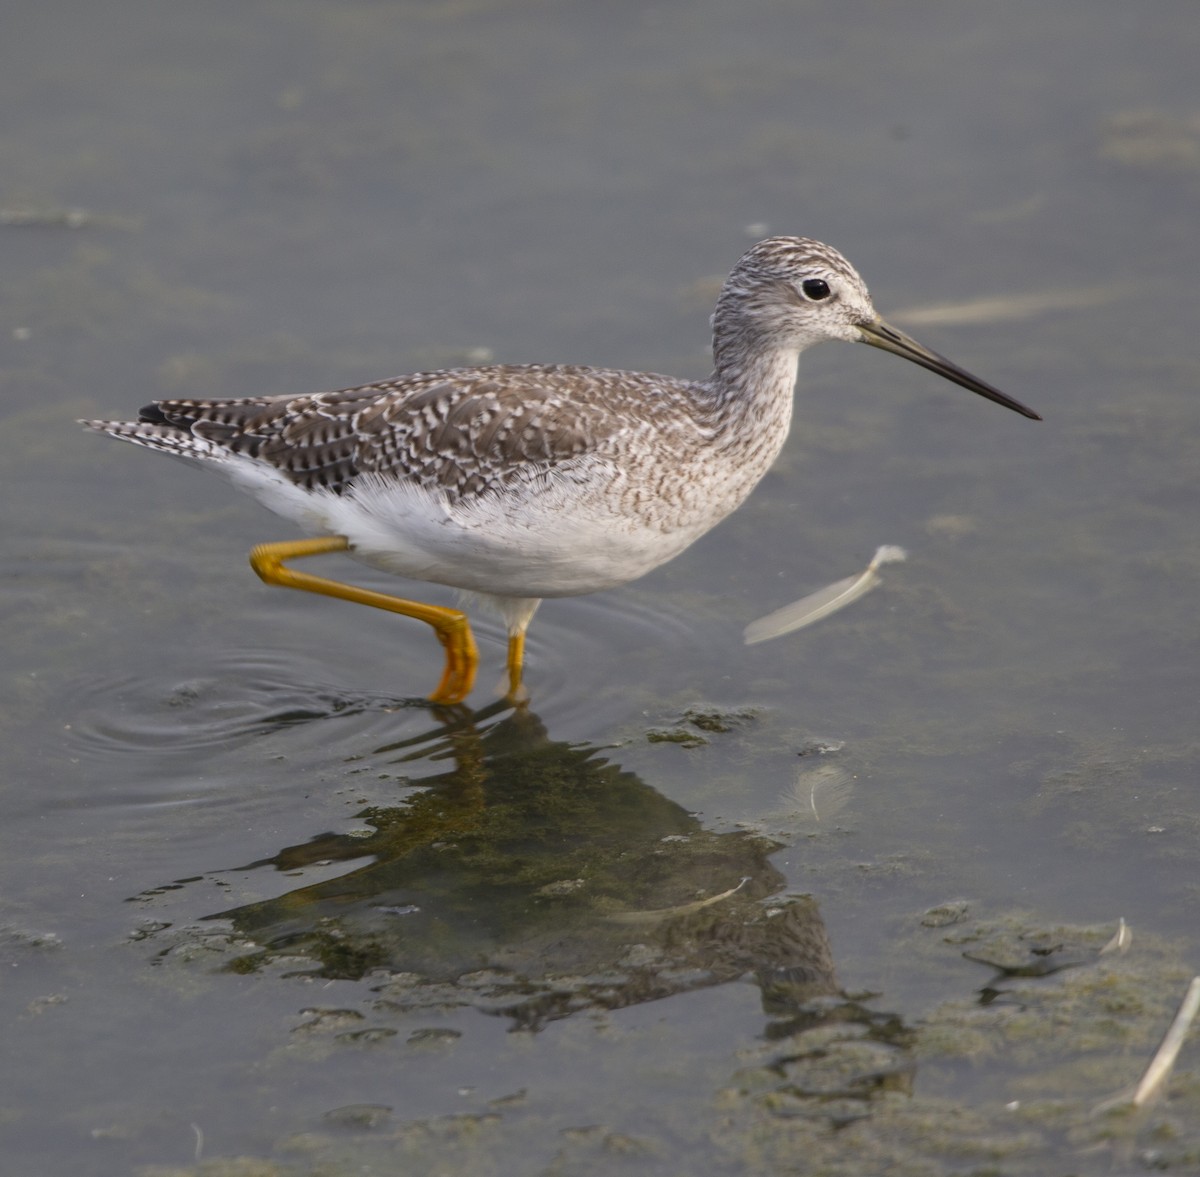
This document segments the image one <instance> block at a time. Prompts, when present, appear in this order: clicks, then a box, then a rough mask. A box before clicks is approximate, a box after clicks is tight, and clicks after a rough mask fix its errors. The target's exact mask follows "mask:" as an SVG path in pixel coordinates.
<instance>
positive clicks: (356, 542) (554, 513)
mask: <svg viewBox="0 0 1200 1177" xmlns="http://www.w3.org/2000/svg"><path fill="white" fill-rule="evenodd" d="M230 466H232V468H230ZM230 466H226V471H227V472H228V473H229V474H230V475H231V477H232V478H233V481H234V482H235V483H236V484H238V485H239V486H240V487H241V488H242V489H244V490H247V491H249V492H250V493H252V494H253V495H254V496H255V497H256V498H257V499H259V501H260V502H262V503H263V504H264V505H265V506H267V507H269V508H270V509H271V510H273V511H275V512H276V513H277V514H280V515H283V516H285V517H286V518H290V519H293V520H295V521H296V522H297V523H299V524H300V525H301V526H302V527H304V528H305V529H306V530H307V531H309V532H311V533H313V534H323V533H332V534H335V535H344V536H345V537H346V538H347V539H348V540H349V541H350V543H351V546H352V549H353V554H354V555H355V557H356V558H357V559H359V560H362V561H363V562H364V563H367V564H370V565H372V566H373V567H377V568H381V569H383V570H385V571H387V572H390V573H393V574H395V575H398V576H406V577H411V578H413V579H414V580H424V581H432V582H434V583H436V584H445V585H450V586H452V587H454V588H458V589H464V590H466V591H469V592H477V593H486V594H489V595H495V596H508V597H525V598H536V597H565V596H573V595H576V594H579V593H590V592H596V591H598V590H600V589H607V588H613V587H615V586H617V585H621V584H625V583H626V582H627V581H630V580H634V579H635V578H637V577H639V576H642V575H644V574H645V573H647V572H649V571H650V570H651V569H652V568H656V567H658V565H659V564H663V563H665V562H666V561H667V560H670V559H672V558H673V557H675V556H677V555H678V554H679V553H680V552H682V551H683V550H684V548H686V547H688V546H689V545H690V544H691V543H692V542H693V541H695V540H696V539H698V538H699V537H700V536H701V535H703V534H704V532H706V531H707V530H708V529H709V528H710V527H712V526H713V525H714V524H715V523H717V522H718V521H719V520H720V519H721V518H723V517H724V515H726V514H728V513H729V511H731V510H733V508H734V507H735V506H736V505H737V503H738V502H740V501H741V498H743V497H744V495H740V496H738V497H737V498H736V501H733V502H732V503H731V504H730V505H729V506H728V508H727V509H720V507H715V506H714V505H713V504H712V503H711V501H710V502H709V504H708V506H707V509H705V510H704V511H703V512H702V513H700V514H699V515H696V514H695V513H694V512H683V513H680V512H676V513H675V515H674V516H673V517H671V518H665V517H664V516H663V515H662V514H661V512H654V511H653V509H652V512H651V513H650V514H648V515H647V514H645V513H643V512H641V511H638V510H631V509H629V504H628V503H626V502H624V501H623V500H622V497H621V495H620V494H616V493H609V494H604V493H597V492H596V489H595V488H596V486H597V483H598V480H597V479H596V477H595V475H596V471H595V470H594V469H592V470H589V471H587V472H583V471H580V472H579V474H580V477H577V478H572V477H565V478H555V479H553V480H541V481H539V482H538V483H536V484H534V485H531V486H529V487H523V488H520V489H519V490H514V491H512V492H511V493H508V492H506V493H504V494H495V495H481V496H475V497H472V498H469V499H465V500H461V501H459V502H457V503H453V504H452V503H450V502H449V500H448V499H447V498H446V497H445V496H443V495H441V494H439V493H434V492H430V491H428V490H425V489H423V488H421V487H418V486H414V485H412V484H404V483H395V482H386V483H385V482H382V481H376V482H371V481H366V480H364V481H362V482H360V484H359V485H358V486H357V487H356V488H355V490H354V491H353V492H352V493H349V494H344V495H335V494H333V493H331V492H329V491H316V492H313V491H301V490H300V489H299V488H297V487H296V486H294V485H293V484H292V483H290V482H288V481H287V480H286V479H284V478H283V477H282V476H281V475H279V474H278V472H276V471H275V470H273V469H271V468H269V467H265V466H263V465H261V464H259V463H257V462H251V461H247V460H235V461H234V462H233V463H231V464H230ZM600 481H602V480H600Z"/></svg>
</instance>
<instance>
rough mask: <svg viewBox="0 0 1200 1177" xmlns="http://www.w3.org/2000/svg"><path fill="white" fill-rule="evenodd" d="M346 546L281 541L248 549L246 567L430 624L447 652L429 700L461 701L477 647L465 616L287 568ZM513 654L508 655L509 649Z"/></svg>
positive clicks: (271, 579)
mask: <svg viewBox="0 0 1200 1177" xmlns="http://www.w3.org/2000/svg"><path fill="white" fill-rule="evenodd" d="M349 547H350V544H349V542H348V541H347V540H346V538H345V537H344V536H340V535H326V536H321V538H320V539H298V540H284V541H282V542H281V543H274V544H259V545H258V547H256V548H255V549H254V550H253V551H252V552H251V553H250V566H251V567H252V568H253V569H254V571H255V572H257V573H258V575H259V576H260V577H262V579H263V580H265V581H266V582H267V584H278V585H282V586H283V587H284V588H294V589H304V590H305V591H306V592H310V593H322V594H324V595H325V596H327V597H338V598H340V599H341V600H343V601H354V602H355V603H356V604H359V605H372V606H374V608H376V609H386V610H388V611H389V612H390V613H400V614H402V615H403V616H405V617H415V618H416V619H417V620H418V621H424V622H425V623H426V625H431V626H433V631H434V633H436V634H437V637H438V641H439V642H441V643H442V647H443V649H445V651H446V668H445V670H443V671H442V681H441V682H439V683H438V685H437V688H436V689H435V690H434V692H433V694H432V695H430V696H429V700H430V702H431V703H461V702H462V701H463V700H464V699H465V698H466V697H467V695H469V694H470V693H471V688H472V687H473V686H474V685H475V669H476V667H477V666H478V665H479V651H478V650H477V649H476V648H475V636H474V634H472V633H471V623H470V622H469V621H468V620H467V615H466V614H465V613H463V612H462V611H461V610H458V609H447V608H445V607H444V606H442V605H426V604H423V603H422V602H421V601H406V600H404V598H403V597H393V596H390V595H388V594H387V593H376V592H372V591H371V590H370V589H364V588H357V587H356V586H355V585H352V584H343V583H342V582H341V581H339V580H326V579H325V578H324V577H323V576H312V575H310V574H309V573H307V572H297V571H296V570H295V569H294V568H288V567H287V566H286V565H285V564H284V561H285V560H298V559H300V558H301V557H304V556H320V555H324V554H325V553H326V552H344V551H346V550H348V549H349ZM510 657H511V653H510ZM517 665H518V681H520V673H519V667H520V657H519V655H518V660H517Z"/></svg>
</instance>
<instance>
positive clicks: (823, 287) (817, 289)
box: [800, 278, 829, 302]
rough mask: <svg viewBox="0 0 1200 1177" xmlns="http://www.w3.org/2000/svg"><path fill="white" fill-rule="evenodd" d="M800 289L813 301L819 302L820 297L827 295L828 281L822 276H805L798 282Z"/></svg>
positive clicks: (826, 296)
mask: <svg viewBox="0 0 1200 1177" xmlns="http://www.w3.org/2000/svg"><path fill="white" fill-rule="evenodd" d="M800 289H801V290H803V291H804V294H805V296H806V297H807V298H811V299H812V300H813V302H820V301H821V299H823V298H828V297H829V283H828V282H826V281H825V279H824V278H805V279H804V281H803V282H801V283H800Z"/></svg>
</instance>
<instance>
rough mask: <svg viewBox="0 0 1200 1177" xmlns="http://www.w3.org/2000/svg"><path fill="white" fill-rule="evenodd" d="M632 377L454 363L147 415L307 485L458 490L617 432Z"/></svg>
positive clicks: (542, 464) (171, 405)
mask: <svg viewBox="0 0 1200 1177" xmlns="http://www.w3.org/2000/svg"><path fill="white" fill-rule="evenodd" d="M629 379H630V374H628V373H617V372H604V371H599V370H596V369H589V368H569V367H563V366H558V367H540V366H524V367H500V366H497V367H491V368H468V369H456V370H448V371H444V372H429V373H421V374H418V375H415V376H410V377H405V378H403V379H400V380H396V381H389V382H383V383H379V384H368V385H363V386H360V387H358V388H348V389H341V390H339V391H337V392H325V393H318V394H315V395H311V396H299V397H258V398H250V399H244V400H236V401H194V400H173V401H159V402H156V403H155V404H154V405H151V406H149V407H148V408H147V409H145V410H143V413H142V420H143V421H144V422H147V423H151V424H169V425H171V426H173V427H175V428H177V429H181V430H185V431H187V432H189V433H191V434H192V435H193V436H195V437H200V438H203V439H205V440H206V441H210V442H213V443H215V444H217V445H219V446H221V447H222V448H224V449H227V450H229V451H230V452H231V453H236V454H242V455H245V456H247V457H250V458H254V459H257V460H258V461H261V462H266V463H269V464H270V465H272V466H274V467H275V468H276V469H277V470H279V471H281V472H282V473H283V474H284V475H285V476H286V477H287V478H288V479H290V480H291V481H292V482H295V483H296V484H298V485H300V486H303V487H305V488H306V489H313V488H316V487H325V488H328V489H330V490H332V491H334V492H336V493H342V492H344V491H345V490H346V489H347V488H349V487H350V486H352V485H353V483H354V480H355V479H356V478H358V477H359V476H361V475H363V474H374V475H380V476H383V477H385V478H395V479H399V480H410V481H413V482H416V483H418V484H420V485H422V486H426V487H429V488H431V489H433V488H437V489H440V490H442V491H443V492H445V493H446V494H448V495H449V496H450V497H451V498H460V497H464V496H471V495H475V494H480V493H483V492H484V491H487V490H489V489H497V488H499V487H501V486H504V485H507V484H511V483H512V482H513V481H515V480H521V479H525V478H528V477H530V476H533V475H536V474H537V473H538V472H540V471H547V470H549V469H551V468H553V467H554V466H555V465H556V464H558V463H561V462H563V461H566V460H568V459H570V458H573V457H577V456H578V455H580V454H583V453H585V452H587V451H588V450H589V449H591V448H593V447H594V446H596V445H597V444H598V443H601V442H602V441H603V440H604V439H605V438H607V437H609V436H611V434H612V432H613V430H614V429H615V428H616V427H617V425H618V424H619V422H620V420H621V418H622V414H621V413H620V411H619V406H618V405H615V404H613V403H612V402H613V399H614V397H615V399H616V400H620V399H621V398H622V396H628V395H631V394H633V393H636V392H637V391H638V390H637V389H631V388H630V386H629ZM635 383H640V382H639V381H635ZM614 410H616V411H614Z"/></svg>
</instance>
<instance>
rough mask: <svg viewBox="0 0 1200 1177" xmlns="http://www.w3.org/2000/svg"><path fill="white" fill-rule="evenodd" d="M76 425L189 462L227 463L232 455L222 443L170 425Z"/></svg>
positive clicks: (134, 422)
mask: <svg viewBox="0 0 1200 1177" xmlns="http://www.w3.org/2000/svg"><path fill="white" fill-rule="evenodd" d="M79 424H80V425H83V426H86V427H87V428H88V429H94V430H96V432H97V433H107V434H108V435H109V436H110V437H115V438H118V439H119V440H121V441H129V442H132V443H133V444H134V445H142V446H145V447H146V448H147V449H151V450H159V451H160V452H161V453H164V454H171V455H172V456H173V457H176V458H184V459H186V460H188V461H190V462H204V463H210V462H227V461H229V460H230V458H231V457H232V456H233V455H231V454H230V452H229V451H228V450H227V449H225V447H224V446H221V445H217V444H215V443H214V442H211V441H207V440H206V439H204V438H203V437H196V436H194V435H193V434H191V433H184V432H181V431H180V430H179V429H177V428H175V427H174V426H173V425H152V424H150V423H148V422H145V421H80V422H79Z"/></svg>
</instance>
